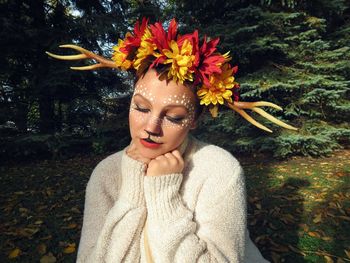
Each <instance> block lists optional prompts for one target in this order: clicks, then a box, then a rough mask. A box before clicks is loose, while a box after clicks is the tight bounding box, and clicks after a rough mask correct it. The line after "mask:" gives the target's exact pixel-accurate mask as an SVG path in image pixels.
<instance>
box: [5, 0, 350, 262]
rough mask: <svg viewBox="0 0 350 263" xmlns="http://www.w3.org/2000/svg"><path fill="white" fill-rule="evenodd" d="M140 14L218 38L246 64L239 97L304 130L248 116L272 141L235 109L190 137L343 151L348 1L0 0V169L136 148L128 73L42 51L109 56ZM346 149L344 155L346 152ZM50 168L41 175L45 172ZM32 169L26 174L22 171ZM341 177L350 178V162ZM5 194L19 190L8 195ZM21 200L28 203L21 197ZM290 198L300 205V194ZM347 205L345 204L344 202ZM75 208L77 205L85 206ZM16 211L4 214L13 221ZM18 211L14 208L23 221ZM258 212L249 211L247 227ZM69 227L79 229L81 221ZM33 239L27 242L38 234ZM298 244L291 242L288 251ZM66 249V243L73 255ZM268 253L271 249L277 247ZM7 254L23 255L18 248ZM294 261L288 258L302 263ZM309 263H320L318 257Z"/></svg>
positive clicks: (298, 152)
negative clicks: (77, 49)
mask: <svg viewBox="0 0 350 263" xmlns="http://www.w3.org/2000/svg"><path fill="white" fill-rule="evenodd" d="M143 16H145V17H148V18H149V19H150V21H151V22H156V21H159V20H160V21H165V24H167V23H168V22H169V21H170V19H171V18H173V17H175V18H176V19H177V20H178V21H179V26H180V32H181V33H187V32H191V31H193V30H194V29H199V32H200V35H203V34H207V35H208V36H210V37H212V38H214V37H220V40H221V41H220V45H219V50H220V51H221V52H226V51H228V50H229V51H230V54H231V56H232V57H233V60H232V64H233V65H238V67H239V71H238V74H237V75H236V80H237V81H238V82H239V83H240V86H241V87H240V99H241V100H242V101H257V100H265V101H271V102H274V103H276V104H278V105H280V106H282V107H283V109H284V111H283V112H277V111H274V110H269V109H267V111H268V112H269V113H271V114H273V115H274V116H277V117H278V118H279V119H281V120H283V121H285V122H287V123H289V124H292V125H293V126H295V127H298V128H299V130H298V131H297V132H296V131H289V130H285V129H281V128H279V127H277V126H273V125H272V124H270V123H268V122H266V121H265V120H264V119H262V118H259V116H256V115H254V114H252V115H253V116H254V118H256V119H257V120H259V121H260V122H262V123H264V124H265V125H266V126H267V127H269V128H271V129H272V130H273V131H274V132H273V133H272V134H270V133H266V132H264V131H261V130H259V129H257V128H256V127H254V126H252V125H251V124H249V123H248V122H247V121H245V120H244V119H243V118H241V117H240V116H238V115H237V114H234V113H232V111H225V110H221V112H220V113H219V116H218V117H217V118H215V119H213V118H211V116H210V114H209V113H208V112H207V113H206V114H205V116H204V117H203V119H202V120H201V124H200V125H199V128H198V129H197V130H196V131H195V132H194V135H195V136H196V137H198V138H200V139H201V140H204V141H208V142H211V143H214V144H217V145H220V146H223V147H224V148H226V149H228V150H229V151H231V152H232V153H233V154H234V155H236V156H247V157H248V158H249V157H256V156H263V158H266V159H265V160H267V162H270V161H271V162H272V161H273V160H287V159H286V158H291V157H293V156H312V157H322V156H332V154H333V153H334V151H336V150H339V149H345V150H346V149H348V147H349V142H350V125H349V119H350V118H349V116H350V103H349V96H350V2H349V1H347V0H335V1H327V0H312V1H307V0H255V1H254V0H232V1H223V0H201V1H199V0H194V1H184V0H162V1H154V0H77V1H72V0H22V1H20V0H0V25H1V27H0V48H1V52H0V163H1V164H3V165H4V167H5V166H7V165H16V164H20V163H23V165H27V164H28V163H30V162H34V163H35V162H36V161H38V160H53V161H55V162H56V161H58V162H59V161H60V160H62V161H63V160H68V162H69V160H71V159H70V158H73V157H77V156H82V157H81V158H86V156H90V157H91V158H97V159H96V160H95V159H94V160H95V161H97V160H98V159H101V156H102V155H103V156H105V155H107V154H108V153H111V152H115V151H117V150H120V149H121V148H122V147H125V146H126V145H127V144H128V143H129V141H130V137H129V130H128V105H129V101H130V96H131V94H132V87H133V76H132V75H129V74H127V73H125V72H124V73H123V72H118V71H113V70H108V69H104V70H103V69H102V70H99V71H94V72H89V71H86V72H81V71H79V72H78V71H73V70H70V69H69V67H70V66H81V65H85V64H86V63H88V62H84V61H78V62H72V61H70V62H63V61H57V60H54V59H51V58H49V57H48V56H47V55H46V54H45V51H50V52H52V53H56V54H72V52H69V51H67V50H64V49H60V48H58V46H59V45H61V44H69V43H75V44H77V45H79V46H81V47H84V48H86V49H88V50H91V51H93V52H96V53H98V54H100V55H104V56H105V57H111V54H112V47H113V46H114V45H115V44H116V43H117V41H118V38H124V34H125V32H127V31H131V30H132V26H133V24H134V23H135V21H136V20H138V19H140V18H141V17H143ZM347 153H348V151H345V152H341V155H342V156H348V155H346V154H347ZM96 156H97V157H96ZM91 158H90V159H89V160H90V162H91V163H93V164H91V167H88V168H89V169H88V170H86V173H87V174H88V173H90V172H91V169H92V167H93V165H95V163H96V162H95V161H91ZM293 158H294V157H293ZM84 160H85V161H86V159H84ZM346 160H347V158H345V159H342V158H341V157H339V158H338V159H333V161H334V163H337V162H338V161H339V162H341V163H347V162H348V161H346ZM76 161H77V160H75V162H76ZM45 165H46V164H45ZM45 165H44V167H46V168H45V169H46V170H45V169H44V170H45V171H46V173H49V171H50V169H49V168H48V167H47V166H45ZM76 165H77V166H79V163H78V164H76ZM70 168H72V167H70ZM4 169H5V168H4ZM6 169H7V168H6ZM26 169H27V170H26V171H27V172H28V170H30V169H29V168H28V167H27V166H26ZM76 169H78V168H76ZM342 169H343V168H342ZM344 169H346V173H347V176H348V175H349V174H348V173H349V166H346V168H344ZM277 170H278V169H277ZM4 171H5V170H3V172H4ZM344 171H345V170H342V173H344ZM265 172H266V171H265ZM6 173H7V174H6ZM6 173H2V178H1V179H2V183H3V185H6V186H8V185H9V180H10V179H8V178H10V177H11V176H12V175H11V173H10V172H9V170H6ZM33 173H37V175H38V176H39V175H41V173H38V172H33ZM62 173H63V174H64V172H62ZM5 174H6V176H3V175H5ZM17 174H18V173H17ZM247 175H248V177H249V169H248V173H247ZM33 176H34V175H33ZM342 176H343V174H342ZM11 178H15V176H14V175H13V177H11ZM16 178H17V177H16ZM34 178H35V177H34ZM45 178H46V177H45ZM252 178H253V179H254V176H253V177H252ZM17 179H18V178H17ZM17 179H16V180H17ZM22 179H23V178H22ZM22 179H21V180H22ZM6 180H8V181H6ZM38 180H39V179H38ZM67 180H68V179H67ZM86 180H87V179H86ZM86 180H85V181H83V182H84V184H83V185H81V189H83V188H84V185H85V183H86ZM298 180H299V179H298ZM300 180H302V179H300ZM300 180H299V181H297V183H296V182H295V181H293V182H289V186H290V187H289V188H288V187H287V189H289V190H290V189H292V188H293V187H294V190H295V188H298V189H299V188H300V187H301V185H303V182H304V181H300ZM39 181H40V180H39ZM39 181H38V182H36V183H37V184H39ZM348 181H349V180H347V181H346V182H347V183H346V184H345V186H344V184H342V185H343V186H342V189H343V190H344V189H348V186H349V182H348ZM11 182H12V183H13V184H15V182H14V181H11ZM272 182H275V183H276V181H272ZM5 183H6V184H5ZM17 183H18V182H17ZM61 183H62V182H61ZM71 183H72V182H71ZM250 183H251V182H250ZM328 183H329V182H328ZM343 183H344V182H343ZM73 184H74V183H73ZM290 184H291V185H290ZM326 184H327V183H325V185H326ZM304 186H305V185H304ZM344 187H347V188H344ZM248 188H249V181H248ZM50 189H51V188H50ZM338 190H339V189H338ZM8 191H9V193H11V191H14V190H13V189H12V190H11V187H10V190H8ZM47 191H49V192H47ZM50 191H51V192H50ZM274 192H275V193H276V189H274ZM277 192H278V191H277ZM292 192H293V191H292ZM17 193H19V194H18V195H19V196H21V195H22V194H21V191H17ZM50 193H51V194H50ZM282 193H283V194H285V192H283V191H282V192H278V194H277V195H276V196H281V195H283V194H282ZM290 194H291V196H292V197H290V198H292V199H293V198H294V199H295V194H296V193H295V191H294V192H293V193H290ZM332 194H333V192H332ZM15 195H16V194H15ZM45 195H47V196H48V197H50V196H51V197H52V189H51V190H47V189H46V190H45ZM17 197H18V196H17ZM81 197H83V193H82V196H80V198H81ZM287 197H288V195H287ZM345 197H346V198H345ZM345 197H344V201H346V202H347V207H348V206H349V198H348V197H347V196H345ZM259 198H260V199H259ZM259 198H258V199H254V198H253V199H251V200H250V203H251V204H253V205H254V207H255V208H259V207H260V210H259V211H260V212H261V211H262V210H261V202H262V201H261V200H263V199H261V198H262V197H261V196H260V197H259ZM16 200H17V199H16ZM7 201H8V200H7ZM10 201H11V202H12V201H13V200H10ZM265 201H266V200H265ZM270 201H271V202H272V201H273V200H270ZM13 202H14V201H13ZM77 202H78V201H77ZM79 202H80V209H81V205H82V201H81V200H80V201H79ZM271 202H266V203H271ZM5 204H6V208H4V209H5V210H6V209H8V206H7V203H6V202H2V207H5ZM297 204H301V201H300V202H297ZM297 208H298V207H294V208H293V209H294V210H295V209H297ZM299 208H300V207H299ZM299 208H298V209H299ZM11 209H12V208H11ZM11 209H10V210H9V211H7V210H6V212H8V213H9V214H8V216H10V214H11V213H12V212H11V211H12V210H11ZM23 209H24V208H23V207H22V212H21V210H20V211H19V213H20V214H21V215H22V214H23ZM342 209H343V208H342ZM5 210H4V211H5ZM294 210H293V211H294ZM78 211H79V210H78ZM349 211H350V210H349V209H348V210H346V209H345V212H344V213H345V214H342V215H340V216H344V217H348V214H347V213H349V214H350V212H349ZM17 212H18V211H17ZM24 212H25V211H24ZM80 212H81V211H80ZM294 212H295V211H294ZM299 212H300V211H299ZM299 212H298V213H299ZM301 212H302V211H301ZM289 213H291V211H289ZM318 215H319V214H317V216H318ZM19 216H20V215H19ZM258 216H259V215H254V218H253V220H251V222H254V220H255V219H256V218H257V217H258ZM264 216H265V217H266V215H264ZM348 218H350V217H348ZM316 219H317V218H316ZM343 219H344V218H343ZM286 220H287V222H288V217H287V219H286ZM300 220H301V219H300ZM300 220H298V222H297V223H298V224H299V225H300V224H301V222H302V221H300ZM316 221H318V220H316ZM345 221H346V220H345ZM17 223H18V222H17ZM314 223H315V222H314ZM316 223H317V222H316ZM318 223H319V222H318ZM254 224H256V222H255V223H254ZM52 227H53V226H52ZM71 227H72V225H71ZM274 227H275V226H274ZM274 227H272V230H273V228H274ZM299 227H300V226H299ZM338 227H339V225H338ZM347 227H349V226H348V225H347ZM73 228H76V229H79V224H78V227H77V226H75V227H73ZM7 229H8V228H7ZM347 229H349V228H347ZM309 232H311V233H313V231H309ZM8 233H10V232H8ZM16 233H17V232H16ZM25 233H27V232H25ZM30 233H31V234H30ZM30 233H29V234H28V233H27V234H24V236H26V235H29V236H30V237H31V236H32V235H34V234H35V233H32V232H30ZM17 234H18V233H17ZM22 234H23V232H22ZM76 235H77V236H78V231H77V233H76ZM334 235H335V234H334ZM77 236H76V237H75V240H77ZM255 237H256V238H257V239H258V240H255V241H256V242H259V241H260V242H265V241H266V240H267V239H266V238H267V237H265V239H266V240H265V239H264V238H262V235H260V236H259V235H258V234H256V236H255ZM259 238H260V239H259ZM4 240H5V239H3V240H0V241H1V242H2V244H5V243H6V242H5V241H4ZM294 241H295V240H294ZM294 241H293V240H291V239H290V244H292V243H293V242H294ZM325 241H326V240H325ZM266 242H267V241H266ZM345 243H346V244H345ZM348 243H349V239H347V241H346V242H345V241H344V243H343V244H344V246H343V247H341V248H340V247H339V248H336V249H334V247H331V248H329V249H328V250H327V249H326V250H327V251H328V253H331V252H332V251H333V252H334V251H338V252H337V253H338V254H339V253H340V254H342V255H345V256H346V255H347V254H346V252H344V249H345V251H348V250H346V249H347V247H346V246H350V244H348ZM69 244H70V243H65V244H63V245H62V244H61V245H62V246H63V247H65V249H67V248H68V250H69V248H71V250H72V251H74V249H72V247H69ZM275 244H276V243H275ZM263 245H264V244H263ZM265 245H266V247H271V246H272V247H273V244H272V245H271V243H265ZM278 247H279V248H280V246H278ZM306 248H308V245H306ZM284 249H285V250H284V251H278V250H277V251H274V252H271V253H272V254H268V253H266V255H267V257H268V258H270V259H272V260H273V261H274V262H278V261H279V260H281V258H279V257H278V255H275V254H276V252H278V253H286V248H284ZM293 249H294V250H298V249H299V248H297V246H295V247H293ZM293 249H291V248H289V250H293ZM304 249H305V248H304ZM287 250H288V249H287ZM6 251H7V252H9V253H14V254H13V255H16V253H18V255H20V252H18V250H16V246H14V245H13V244H12V243H11V245H9V246H8V247H7V250H6ZM298 251H299V252H300V250H298ZM349 251H350V247H349ZM7 252H6V253H7ZM294 252H295V251H294ZM28 253H29V252H28ZM273 253H275V254H273ZM302 253H304V252H302ZM344 253H345V254H344ZM39 254H40V253H39ZM43 254H45V253H43ZM340 254H339V255H340ZM6 255H7V254H6ZM18 255H17V256H18ZM45 255H46V256H47V254H45ZM349 255H350V252H349ZM345 256H344V257H345ZM327 257H328V258H327ZM14 258H17V257H14ZM57 258H58V259H59V257H57ZM322 258H323V259H325V260H329V258H330V259H332V254H322ZM333 258H334V259H336V258H337V257H333ZM339 258H340V260H343V259H342V258H343V257H339ZM339 258H338V260H339ZM349 258H350V256H349ZM61 260H63V257H62V258H61ZM293 260H294V261H290V262H298V261H297V260H295V258H294V259H293ZM310 260H311V261H310V262H318V261H317V260H319V257H315V258H312V257H311V259H310ZM19 262H21V261H19ZM300 262H303V261H302V260H301V261H300ZM327 262H330V261H327Z"/></svg>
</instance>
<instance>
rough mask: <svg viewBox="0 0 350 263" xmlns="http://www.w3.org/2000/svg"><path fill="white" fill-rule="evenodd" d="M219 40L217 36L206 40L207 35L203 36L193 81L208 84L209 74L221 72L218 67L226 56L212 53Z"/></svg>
mask: <svg viewBox="0 0 350 263" xmlns="http://www.w3.org/2000/svg"><path fill="white" fill-rule="evenodd" d="M219 40H220V39H219V38H215V39H212V40H210V41H209V42H207V37H206V36H204V40H203V44H202V46H201V48H200V64H199V65H198V67H197V72H196V79H195V83H199V82H203V83H204V84H205V85H207V86H210V82H209V76H210V75H211V74H213V73H221V69H220V67H221V65H222V63H224V62H225V60H226V58H225V57H224V56H223V55H221V54H216V53H214V52H215V51H216V46H217V44H218V43H219Z"/></svg>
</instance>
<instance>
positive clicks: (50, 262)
mask: <svg viewBox="0 0 350 263" xmlns="http://www.w3.org/2000/svg"><path fill="white" fill-rule="evenodd" d="M55 262H56V257H55V256H54V255H52V253H51V252H49V253H48V254H46V255H45V256H42V257H41V259H40V263H55Z"/></svg>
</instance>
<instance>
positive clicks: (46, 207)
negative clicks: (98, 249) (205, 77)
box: [0, 150, 350, 263]
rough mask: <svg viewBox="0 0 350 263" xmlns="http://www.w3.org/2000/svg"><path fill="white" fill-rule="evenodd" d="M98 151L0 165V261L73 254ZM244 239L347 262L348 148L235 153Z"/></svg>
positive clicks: (270, 249) (285, 254)
mask: <svg viewBox="0 0 350 263" xmlns="http://www.w3.org/2000/svg"><path fill="white" fill-rule="evenodd" d="M104 157H105V156H94V157H87V156H83V157H76V158H74V159H69V160H63V161H62V160H61V161H55V160H50V161H36V162H30V163H21V164H18V163H16V164H15V163H13V164H7V165H4V166H2V167H0V172H1V178H0V189H1V192H0V200H1V202H0V213H1V218H0V231H1V236H0V248H1V251H0V262H38V261H40V262H41V263H48V262H75V259H76V252H77V247H78V244H79V237H80V230H81V225H82V215H83V206H84V194H85V187H86V183H87V181H88V179H89V176H90V174H91V171H92V169H93V167H94V166H95V165H96V164H97V163H98V161H99V160H101V159H103V158H104ZM238 159H239V160H240V161H241V163H242V166H243V168H244V170H245V175H246V182H247V190H248V191H247V193H248V204H249V205H248V212H249V213H248V222H249V230H250V234H251V238H252V240H253V241H254V242H255V243H256V244H257V245H258V247H259V249H260V250H261V251H262V253H263V255H264V256H265V257H266V258H267V259H269V260H270V261H272V262H291V263H297V262H326V263H329V262H337V263H342V262H350V235H349V233H350V191H349V190H350V150H341V151H337V152H334V153H333V154H332V155H331V156H329V157H325V158H318V159H314V158H308V157H296V158H292V159H290V160H285V161H273V160H271V158H241V159H240V158H238Z"/></svg>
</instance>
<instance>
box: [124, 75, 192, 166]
mask: <svg viewBox="0 0 350 263" xmlns="http://www.w3.org/2000/svg"><path fill="white" fill-rule="evenodd" d="M194 96H195V95H194V94H193V92H192V91H191V90H190V88H188V87H186V86H185V85H182V84H181V83H176V82H174V81H170V82H168V83H167V81H166V80H163V81H161V80H159V79H158V76H157V72H156V71H155V70H153V69H151V70H148V71H147V73H146V74H145V75H144V77H143V78H140V79H139V80H138V82H137V83H136V85H135V91H134V94H133V97H132V100H131V105H130V112H129V127H130V135H131V138H132V140H133V142H134V143H135V145H136V147H137V148H138V150H139V152H140V154H141V155H142V156H144V157H146V158H150V159H154V158H155V157H157V156H159V155H162V154H165V153H167V152H170V151H172V150H175V149H176V148H177V147H178V146H180V144H181V143H182V142H183V140H184V139H185V137H186V136H187V134H188V131H189V130H190V129H191V128H194V127H195V119H194V117H195V97H194Z"/></svg>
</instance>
